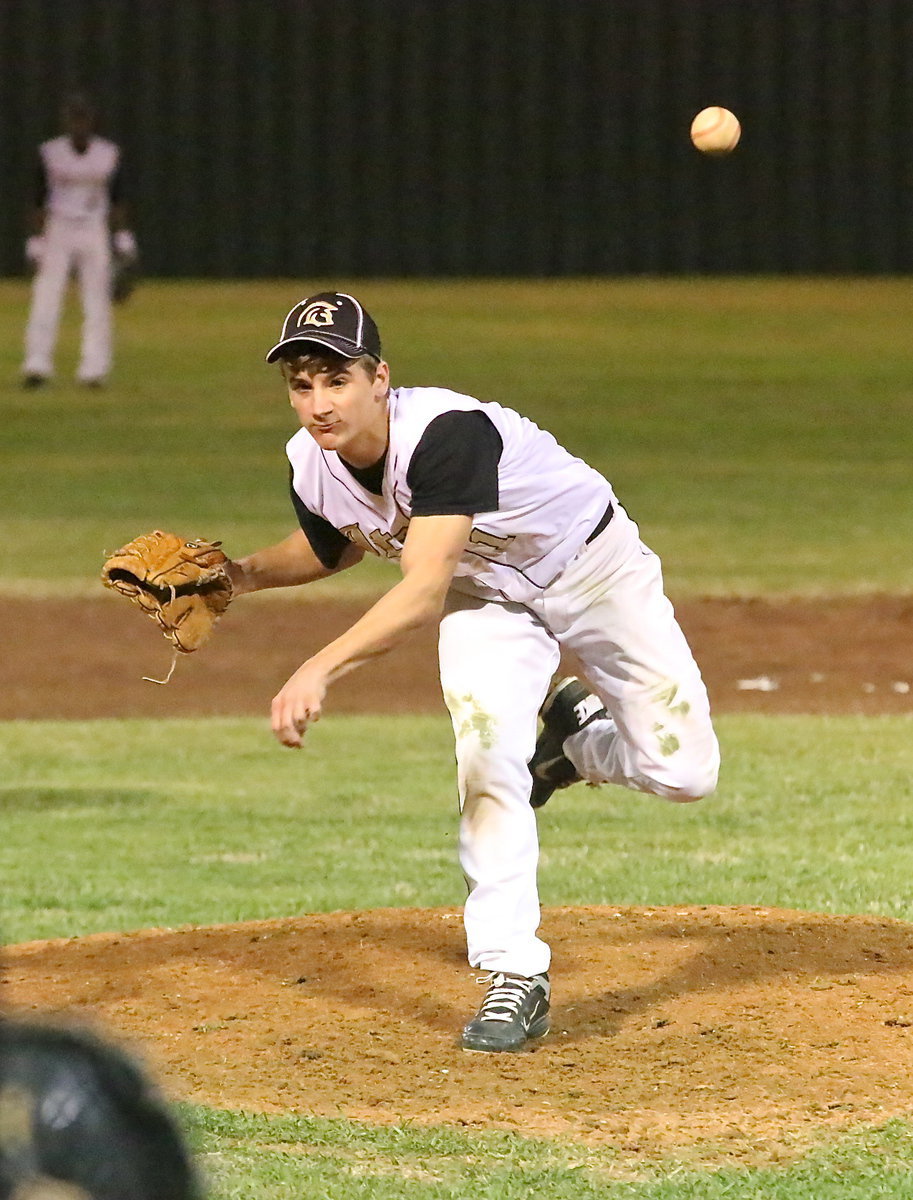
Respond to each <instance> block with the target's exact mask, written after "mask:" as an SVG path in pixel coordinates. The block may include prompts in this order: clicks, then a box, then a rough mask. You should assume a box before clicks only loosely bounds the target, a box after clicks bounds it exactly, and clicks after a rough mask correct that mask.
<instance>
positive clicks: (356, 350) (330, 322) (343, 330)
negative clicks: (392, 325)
mask: <svg viewBox="0 0 913 1200" xmlns="http://www.w3.org/2000/svg"><path fill="white" fill-rule="evenodd" d="M301 342H305V343H312V344H313V345H315V346H322V347H323V348H324V349H325V350H335V351H336V353H337V354H341V355H342V356H343V358H361V356H362V355H363V354H369V355H370V356H371V358H376V359H377V361H378V362H380V359H381V352H380V334H379V333H378V331H377V326H376V325H375V324H374V319H373V318H372V316H371V314H370V313H369V312H367V311H366V310H365V309H364V308H363V307H362V306H361V304H360V303H359V302H358V301H357V300H356V299H355V297H354V296H350V295H348V293H346V292H318V293H317V295H316V296H308V297H307V298H306V299H305V300H299V302H298V303H297V304H296V305H295V307H294V308H293V309H292V311H291V312H290V313H289V314H288V316H287V317H286V318H285V320H284V321H283V323H282V333H281V334H280V335H279V341H278V342H276V344H275V346H273V348H272V350H270V352H269V354H267V356H266V361H267V362H269V363H271V362H275V361H276V359H277V358H280V357H281V356H282V354H283V352H284V351H285V350H286V349H287V347H289V346H293V345H295V344H297V343H301ZM301 353H302V354H305V353H307V348H306V347H305V346H302V349H301Z"/></svg>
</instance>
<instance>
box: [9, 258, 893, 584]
mask: <svg viewBox="0 0 913 1200" xmlns="http://www.w3.org/2000/svg"><path fill="white" fill-rule="evenodd" d="M350 286H353V287H354V286H355V285H350ZM300 290H301V288H300V285H297V284H294V283H292V282H273V283H257V284H253V283H198V284H197V283H187V284H180V285H178V284H166V283H158V284H153V283H147V284H146V285H145V287H144V288H143V289H142V290H141V291H139V292H138V293H137V295H136V296H135V298H134V300H131V302H130V305H129V306H128V307H127V308H125V309H124V311H123V312H122V313H121V314H120V323H119V340H118V365H117V370H116V374H115V376H114V378H113V382H112V385H111V387H110V388H109V389H108V390H107V391H105V392H103V393H92V392H86V391H84V390H82V389H79V388H77V387H75V386H74V385H73V384H72V383H71V382H70V376H71V375H72V369H73V362H74V353H75V351H74V333H75V329H74V321H73V320H72V314H71V316H70V319H69V320H68V323H67V328H66V336H65V338H64V342H63V345H62V348H61V355H60V375H61V382H60V384H59V385H58V386H56V387H55V388H54V389H53V390H48V391H46V392H41V393H34V392H20V391H19V390H18V388H17V386H16V376H17V371H18V363H19V355H20V338H21V329H22V321H23V318H24V312H25V304H26V292H25V287H24V284H23V283H21V282H6V283H0V317H2V324H0V331H2V332H0V416H2V421H0V453H2V457H3V464H4V470H3V475H2V478H0V579H3V580H4V584H3V586H4V587H5V588H6V590H7V591H8V592H9V591H11V590H13V589H14V588H16V589H19V590H22V589H23V588H24V587H32V588H34V586H36V585H37V584H40V585H41V586H44V587H46V588H52V587H53V588H56V589H57V590H67V591H69V590H71V589H72V588H73V587H74V586H83V587H86V586H88V584H87V581H88V580H91V579H93V577H94V575H95V572H96V570H97V567H98V563H99V556H100V553H101V550H102V549H103V548H105V547H110V548H113V546H114V544H117V545H119V544H121V542H122V541H123V540H126V538H127V537H128V536H133V535H134V534H135V533H138V532H140V531H141V530H143V529H146V528H147V527H149V525H150V523H156V522H161V523H162V524H164V525H177V526H180V527H181V528H186V529H188V530H193V531H195V532H201V533H204V534H206V535H207V536H210V537H214V536H222V537H224V538H225V539H226V542H227V544H228V546H229V548H230V549H232V550H234V551H235V552H242V551H244V550H247V549H249V548H253V547H254V546H255V545H258V544H262V543H263V542H264V541H269V540H272V539H274V538H276V537H279V536H281V535H283V534H284V533H285V532H286V531H287V530H288V529H289V527H290V525H289V521H290V511H289V505H288V500H287V495H286V474H285V466H284V455H283V445H284V442H285V439H286V437H287V436H289V435H290V434H291V433H292V432H293V430H294V425H293V419H292V414H291V411H290V409H289V408H288V405H287V403H286V401H285V399H284V396H283V393H282V389H281V386H280V384H279V380H278V377H277V371H276V369H275V368H268V367H267V366H266V365H265V364H264V362H263V354H264V352H265V350H266V349H268V347H269V346H270V345H271V344H272V341H273V338H274V335H275V333H276V332H277V330H278V327H279V323H280V321H281V319H282V317H283V316H284V315H285V312H286V310H287V308H288V307H290V306H291V303H292V302H293V301H294V300H295V299H296V298H297V297H298V294H299V291H300ZM358 291H359V294H360V295H362V296H363V297H364V299H365V301H366V302H367V303H368V304H369V306H370V307H371V308H372V310H373V311H374V312H375V314H376V316H377V318H378V321H379V323H380V325H381V332H382V334H383V335H384V339H385V347H386V353H387V354H388V355H389V357H390V358H391V360H392V365H393V376H394V383H397V382H399V383H404V384H413V383H437V384H442V385H446V386H451V387H454V388H456V389H458V390H464V391H469V392H472V393H474V394H476V395H478V396H480V397H481V398H483V399H492V400H498V401H501V402H503V403H506V404H509V405H513V406H515V407H517V408H519V409H520V410H521V411H522V412H524V413H525V414H526V415H528V416H530V417H532V418H533V419H534V420H537V421H538V422H539V423H541V424H543V425H545V426H546V427H547V428H549V429H551V430H552V431H553V432H554V433H555V434H556V435H557V436H558V437H559V439H560V440H563V441H564V442H565V444H566V445H567V446H568V447H569V448H570V449H572V450H574V451H575V452H578V453H580V454H582V455H583V456H584V457H586V458H587V459H588V460H590V461H591V462H592V463H593V464H594V465H595V466H597V467H599V468H600V469H602V470H603V471H605V473H606V474H607V475H608V477H609V478H610V479H611V480H612V481H613V483H614V485H615V487H616V490H617V491H618V494H619V496H620V497H621V499H622V501H623V503H625V504H626V505H627V507H628V508H629V510H630V511H631V513H632V515H634V517H635V519H637V520H638V521H639V523H640V525H641V528H642V533H643V536H644V539H645V541H647V542H648V543H650V544H651V545H653V547H654V548H655V549H656V550H657V551H658V552H659V553H660V554H661V555H662V557H663V561H664V564H665V567H666V574H667V580H668V584H669V588H670V590H671V591H672V592H673V594H676V595H682V594H686V593H687V594H691V595H704V594H715V595H720V594H723V595H732V594H751V595H755V594H769V593H802V594H806V595H816V594H821V593H826V592H834V591H840V592H844V593H847V592H858V591H874V590H885V591H904V592H908V591H911V590H913V565H911V562H910V556H909V554H908V553H907V547H908V537H907V534H908V531H909V529H910V527H911V521H913V488H911V486H910V479H909V462H910V454H911V448H913V445H911V444H913V423H911V421H910V419H909V413H910V405H911V400H913V339H911V338H910V332H909V331H910V329H911V328H913V288H911V286H910V284H909V283H908V282H907V281H906V280H897V281H892V280H884V281H881V280H880V281H873V282H869V281H865V280H851V281H836V282H830V283H815V282H807V281H801V280H800V281H795V282H788V283H784V282H780V281H775V280H730V281H714V280H700V281H692V280H681V281H674V282H657V281H649V280H634V281H623V282H613V281H608V282H595V281H594V282H583V283H575V282H554V283H542V284H536V283H509V282H504V283H489V284H486V283H441V282H439V283H365V284H363V285H361V286H359V287H358ZM64 514H65V515H66V535H65V537H64V536H61V524H60V522H61V518H62V516H63V515H64ZM50 561H53V562H54V564H55V570H54V571H50V570H49V569H48V563H49V562H50ZM358 574H359V576H360V578H355V577H353V578H352V579H348V578H346V577H345V576H343V577H342V578H341V579H340V580H339V581H338V582H336V583H334V585H333V586H335V587H337V588H338V587H346V588H352V587H355V588H363V587H367V588H371V587H376V586H377V576H376V575H372V574H371V572H368V571H362V572H360V573H358Z"/></svg>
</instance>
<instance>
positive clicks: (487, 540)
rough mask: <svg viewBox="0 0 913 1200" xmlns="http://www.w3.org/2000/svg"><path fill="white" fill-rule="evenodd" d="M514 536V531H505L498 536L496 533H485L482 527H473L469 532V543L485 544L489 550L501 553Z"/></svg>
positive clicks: (475, 544) (472, 544) (473, 544)
mask: <svg viewBox="0 0 913 1200" xmlns="http://www.w3.org/2000/svg"><path fill="white" fill-rule="evenodd" d="M516 536H517V535H516V534H515V533H506V534H502V535H500V536H499V535H498V534H496V533H486V532H485V530H484V529H476V528H475V527H473V528H472V530H471V532H470V534H469V544H470V546H485V547H486V548H487V549H489V550H494V551H496V553H498V554H503V553H504V551H505V550H506V549H507V547H508V546H509V545H510V543H511V542H512V541H513V540H514V538H515V537H516Z"/></svg>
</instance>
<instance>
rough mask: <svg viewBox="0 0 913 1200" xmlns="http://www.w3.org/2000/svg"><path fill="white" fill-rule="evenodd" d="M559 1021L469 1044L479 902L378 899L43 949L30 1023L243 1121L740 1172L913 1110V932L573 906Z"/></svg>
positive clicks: (14, 995)
mask: <svg viewBox="0 0 913 1200" xmlns="http://www.w3.org/2000/svg"><path fill="white" fill-rule="evenodd" d="M543 932H544V936H545V937H546V938H547V939H548V940H549V941H550V942H551V943H552V946H553V949H554V955H555V961H554V968H553V982H554V987H555V994H554V1007H553V1018H554V1019H553V1030H552V1033H551V1035H550V1036H549V1037H548V1038H546V1039H545V1040H544V1041H543V1042H541V1043H540V1044H539V1046H538V1047H537V1048H536V1049H535V1050H533V1051H529V1052H525V1053H522V1054H517V1055H479V1054H466V1053H464V1052H462V1051H461V1050H460V1049H459V1048H458V1046H457V1042H456V1038H457V1034H458V1031H459V1029H460V1026H461V1025H462V1023H463V1022H464V1020H465V1019H466V1018H467V1016H468V1015H469V1014H470V1013H471V1012H472V1011H473V1010H474V1009H475V1007H476V1005H477V1003H478V1001H479V999H480V997H481V995H482V989H481V987H479V986H477V985H476V984H475V982H474V979H473V974H472V973H471V972H469V971H468V970H467V969H466V968H465V963H464V957H463V933H462V926H461V920H460V914H459V912H458V911H457V910H449V909H434V910H416V909H380V910H376V911H370V912H361V913H330V914H320V915H309V916H303V917H297V918H293V919H288V920H279V921H258V922H252V923H248V924H243V925H224V926H215V927H212V928H199V929H196V928H192V929H183V930H147V931H143V932H140V933H137V934H132V935H123V934H101V935H93V936H91V937H87V938H82V939H73V940H66V941H51V942H31V943H28V944H25V945H21V946H14V947H12V948H10V949H9V950H8V951H7V957H6V967H7V973H6V983H7V997H8V1000H9V1001H10V1002H11V1004H12V1005H13V1006H14V1007H16V1008H18V1009H21V1010H31V1009H37V1010H40V1011H42V1012H52V1013H68V1014H79V1015H81V1016H84V1017H87V1018H89V1019H91V1020H93V1021H94V1020H96V1019H100V1020H102V1021H103V1022H104V1023H105V1025H106V1027H108V1028H111V1029H114V1030H117V1031H119V1032H121V1033H122V1034H124V1035H126V1036H127V1037H128V1038H130V1039H133V1040H135V1043H136V1044H137V1045H138V1046H139V1047H140V1048H141V1051H142V1053H143V1054H144V1055H146V1057H147V1058H148V1059H149V1060H150V1061H151V1063H152V1065H153V1067H154V1068H155V1069H156V1070H157V1071H158V1072H160V1075H161V1077H162V1078H163V1079H164V1080H165V1081H166V1083H167V1086H168V1088H169V1090H170V1092H171V1093H172V1094H174V1095H176V1096H181V1097H184V1098H188V1099H191V1100H194V1101H199V1102H202V1103H206V1104H212V1105H215V1106H217V1107H221V1108H240V1109H248V1110H257V1111H265V1112H298V1113H307V1114H312V1115H326V1116H342V1115H345V1116H348V1117H354V1118H362V1119H366V1120H370V1121H382V1122H387V1121H391V1122H399V1121H414V1122H419V1123H422V1124H429V1123H438V1122H445V1123H456V1124H459V1125H463V1126H469V1127H474V1128H486V1129H487V1128H491V1127H504V1128H513V1129H516V1130H518V1131H521V1132H523V1133H526V1134H539V1135H567V1136H573V1137H575V1138H578V1139H581V1140H584V1141H590V1142H593V1143H604V1142H612V1143H615V1144H620V1145H621V1146H622V1147H623V1148H624V1149H625V1150H627V1151H629V1152H633V1153H637V1154H644V1155H653V1154H659V1153H664V1152H669V1151H673V1150H674V1151H676V1152H685V1153H687V1154H690V1155H691V1156H692V1157H694V1156H698V1157H702V1158H704V1159H715V1160H719V1159H720V1158H721V1157H722V1158H737V1159H742V1160H752V1161H762V1160H769V1159H771V1158H775V1157H778V1156H781V1155H784V1154H788V1153H794V1152H796V1150H797V1149H799V1148H800V1147H801V1146H802V1144H803V1143H804V1142H805V1141H807V1140H808V1139H809V1137H814V1136H817V1134H818V1131H819V1130H820V1129H821V1128H822V1127H835V1128H836V1127H840V1126H842V1125H844V1124H849V1123H868V1122H879V1121H882V1120H885V1119H886V1118H888V1117H889V1116H892V1115H897V1114H901V1113H908V1112H909V1111H910V1107H911V1104H913V1072H911V1071H910V1060H911V1049H913V926H911V925H908V924H904V923H902V922H899V921H892V920H887V919H882V918H875V917H827V916H820V915H813V914H808V913H801V912H784V911H780V910H773V909H759V908H752V909H746V908H741V909H732V908H713V907H706V908H690V909H684V908H682V909H678V908H657V909H649V910H648V909H633V908H555V909H549V910H546V912H545V914H544V919H543Z"/></svg>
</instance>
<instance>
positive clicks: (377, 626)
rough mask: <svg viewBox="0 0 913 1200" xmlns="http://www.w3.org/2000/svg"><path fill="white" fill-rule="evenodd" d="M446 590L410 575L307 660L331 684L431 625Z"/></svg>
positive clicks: (441, 607)
mask: <svg viewBox="0 0 913 1200" xmlns="http://www.w3.org/2000/svg"><path fill="white" fill-rule="evenodd" d="M445 594H446V587H441V586H440V585H436V584H435V583H426V582H425V581H420V580H418V579H415V578H413V577H411V576H408V577H407V578H405V579H403V580H401V581H400V582H399V583H398V584H396V585H395V586H394V587H392V588H391V589H390V591H389V592H385V593H384V595H383V596H381V597H380V599H379V600H378V601H377V603H376V604H374V605H373V606H372V607H371V608H369V609H368V611H367V612H366V613H365V614H364V616H362V617H360V618H359V620H357V621H356V622H355V624H354V625H352V626H351V627H350V628H349V629H347V630H346V632H345V633H343V634H341V635H340V636H339V637H338V638H336V639H335V640H334V641H332V642H329V643H328V644H327V645H326V646H324V647H323V649H322V650H318V651H317V653H316V654H315V655H314V656H313V658H312V659H311V660H310V661H311V663H312V664H313V665H314V666H317V667H319V668H320V670H321V671H322V672H324V673H325V678H326V682H327V683H328V684H329V683H332V682H333V681H334V680H336V679H340V678H341V677H342V676H343V675H347V674H348V673H349V672H350V671H354V670H355V669H356V668H357V667H360V666H362V665H363V664H364V663H366V662H370V661H371V659H373V658H378V657H379V656H380V655H382V654H387V653H388V652H389V651H390V650H393V649H395V648H396V647H397V646H398V645H399V644H400V643H401V642H403V641H405V639H406V638H408V637H409V636H410V634H412V633H414V632H415V631H416V630H417V629H421V628H424V627H426V626H428V625H432V624H434V623H435V622H436V621H438V620H439V619H440V616H441V612H442V611H443V607H444V595H445Z"/></svg>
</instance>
